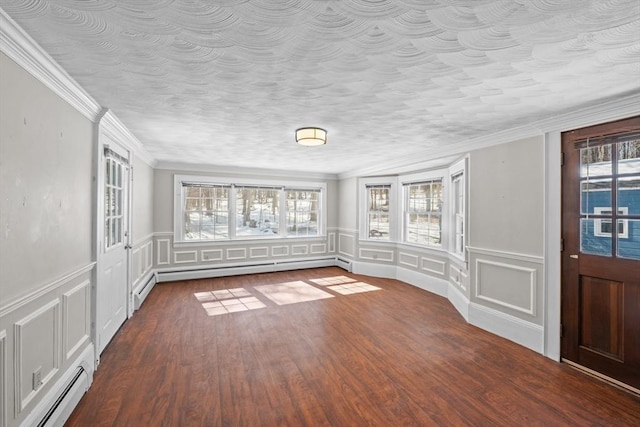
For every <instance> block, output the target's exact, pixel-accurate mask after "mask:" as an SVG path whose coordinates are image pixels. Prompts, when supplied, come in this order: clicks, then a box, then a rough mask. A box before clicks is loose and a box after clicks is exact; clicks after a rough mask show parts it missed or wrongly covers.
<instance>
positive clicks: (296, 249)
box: [291, 245, 309, 255]
mask: <svg viewBox="0 0 640 427" xmlns="http://www.w3.org/2000/svg"><path fill="white" fill-rule="evenodd" d="M308 253H309V246H308V245H291V255H306V254H308Z"/></svg>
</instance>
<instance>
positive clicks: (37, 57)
mask: <svg viewBox="0 0 640 427" xmlns="http://www.w3.org/2000/svg"><path fill="white" fill-rule="evenodd" d="M0 51H2V52H3V53H5V54H6V55H7V56H8V57H9V58H11V59H12V60H13V61H15V62H16V63H17V64H18V65H19V66H21V67H22V68H24V69H25V70H26V71H27V72H28V73H29V74H31V75H32V76H33V77H35V78H36V79H37V80H38V81H40V82H41V83H42V84H44V85H45V86H47V87H48V88H49V89H51V91H53V93H55V94H56V95H58V96H59V97H60V98H62V99H63V100H64V101H65V102H67V103H68V104H69V105H71V106H72V107H73V108H75V109H76V110H77V111H78V112H79V113H80V114H82V115H83V116H84V117H86V118H87V119H89V120H90V121H92V122H93V121H95V120H96V118H97V117H98V114H99V113H100V110H101V107H100V105H99V104H98V103H97V102H96V101H95V100H94V99H93V98H92V97H91V95H89V94H88V93H87V92H86V91H85V90H84V89H83V88H82V87H81V86H80V85H79V84H78V83H77V82H76V81H75V80H74V79H73V78H72V77H71V76H70V75H69V74H68V73H67V72H66V71H65V70H64V69H63V68H62V67H61V66H60V65H59V64H58V63H57V62H56V61H55V60H54V59H53V58H52V57H51V56H50V55H49V54H48V53H47V52H45V50H44V49H42V47H40V45H38V43H36V42H35V40H33V39H32V38H31V36H29V35H28V34H27V33H26V31H24V30H23V29H22V27H20V26H19V25H18V24H17V23H16V22H15V21H14V20H13V19H12V18H11V17H10V16H9V15H8V14H7V12H5V11H4V10H3V9H2V8H0Z"/></svg>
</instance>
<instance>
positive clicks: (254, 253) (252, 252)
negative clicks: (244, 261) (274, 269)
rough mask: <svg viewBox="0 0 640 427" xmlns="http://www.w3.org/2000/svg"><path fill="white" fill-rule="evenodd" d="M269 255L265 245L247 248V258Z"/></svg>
mask: <svg viewBox="0 0 640 427" xmlns="http://www.w3.org/2000/svg"><path fill="white" fill-rule="evenodd" d="M268 257H269V248H268V247H267V246H263V247H258V248H249V258H250V259H256V258H268Z"/></svg>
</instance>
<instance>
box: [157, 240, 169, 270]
mask: <svg viewBox="0 0 640 427" xmlns="http://www.w3.org/2000/svg"><path fill="white" fill-rule="evenodd" d="M164 243H166V248H167V253H166V257H164V256H163V258H166V261H161V260H160V255H161V253H162V250H161V249H162V248H161V247H160V244H164ZM156 246H157V247H156V265H169V264H171V239H157V240H156Z"/></svg>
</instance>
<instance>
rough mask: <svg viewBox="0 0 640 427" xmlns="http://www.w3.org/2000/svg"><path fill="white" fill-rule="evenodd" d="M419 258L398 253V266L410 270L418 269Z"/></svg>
mask: <svg viewBox="0 0 640 427" xmlns="http://www.w3.org/2000/svg"><path fill="white" fill-rule="evenodd" d="M419 259H420V258H419V257H418V256H417V255H413V254H408V253H406V252H400V253H398V264H401V265H405V266H407V267H411V268H418V260H419Z"/></svg>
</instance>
